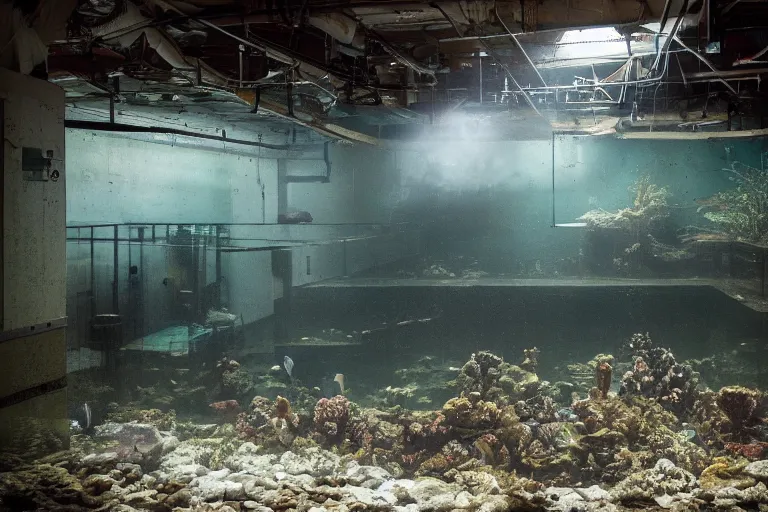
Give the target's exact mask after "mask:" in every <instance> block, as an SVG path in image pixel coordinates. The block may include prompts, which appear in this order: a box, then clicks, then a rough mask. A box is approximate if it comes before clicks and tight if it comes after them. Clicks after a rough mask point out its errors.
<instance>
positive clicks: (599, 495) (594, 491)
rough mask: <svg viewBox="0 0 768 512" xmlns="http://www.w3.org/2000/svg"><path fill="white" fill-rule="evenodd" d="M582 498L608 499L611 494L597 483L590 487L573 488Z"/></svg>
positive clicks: (590, 499)
mask: <svg viewBox="0 0 768 512" xmlns="http://www.w3.org/2000/svg"><path fill="white" fill-rule="evenodd" d="M574 491H576V492H577V493H578V494H579V495H580V496H581V497H582V498H584V499H585V500H587V501H600V500H608V499H610V497H611V495H610V494H609V493H608V491H606V490H605V489H601V488H600V486H599V485H593V486H591V487H583V488H577V489H574Z"/></svg>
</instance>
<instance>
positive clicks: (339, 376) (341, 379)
mask: <svg viewBox="0 0 768 512" xmlns="http://www.w3.org/2000/svg"><path fill="white" fill-rule="evenodd" d="M333 382H338V384H339V388H340V389H341V394H342V395H343V394H344V374H343V373H337V374H336V376H335V377H334V378H333Z"/></svg>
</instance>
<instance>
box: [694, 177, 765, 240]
mask: <svg viewBox="0 0 768 512" xmlns="http://www.w3.org/2000/svg"><path fill="white" fill-rule="evenodd" d="M723 170H724V171H726V172H728V173H729V174H730V179H731V180H732V181H733V182H735V183H736V187H735V188H733V189H731V190H725V191H722V192H718V193H717V194H715V195H714V196H712V197H711V198H709V199H707V200H705V201H702V202H701V206H699V211H702V210H705V209H706V210H708V211H706V212H705V213H704V217H706V218H707V219H708V220H709V221H711V222H713V223H715V224H716V225H718V226H720V228H721V229H722V230H723V231H724V232H725V233H726V234H727V235H729V236H731V237H733V238H735V239H737V240H745V241H747V242H757V243H760V242H766V241H768V172H766V171H765V170H761V169H756V168H754V167H751V166H749V165H744V164H741V163H738V162H735V163H734V164H733V165H732V166H731V167H730V168H726V169H723Z"/></svg>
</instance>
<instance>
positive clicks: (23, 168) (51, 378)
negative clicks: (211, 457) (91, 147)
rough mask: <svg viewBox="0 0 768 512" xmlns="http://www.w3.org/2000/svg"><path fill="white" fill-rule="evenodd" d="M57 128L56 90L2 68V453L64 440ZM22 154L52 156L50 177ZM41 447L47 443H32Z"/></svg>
mask: <svg viewBox="0 0 768 512" xmlns="http://www.w3.org/2000/svg"><path fill="white" fill-rule="evenodd" d="M63 122H64V92H63V91H62V90H61V89H60V88H59V87H57V86H54V85H52V84H49V83H47V82H44V81H41V80H37V79H34V78H31V77H29V76H25V75H19V74H16V73H13V72H10V71H8V70H4V69H0V123H1V124H0V128H1V130H0V131H1V132H2V134H1V135H2V137H1V138H2V144H3V146H2V148H1V150H0V161H1V162H2V165H3V192H2V197H1V198H0V199H1V200H2V207H1V211H2V222H0V226H1V227H2V245H1V246H0V247H1V249H2V251H1V253H2V291H1V292H0V297H2V308H0V309H1V311H2V333H1V334H0V449H2V450H10V451H13V452H16V453H17V454H19V455H22V456H30V457H34V456H39V455H41V454H42V452H45V451H48V450H51V451H52V450H56V449H61V448H63V447H65V446H66V445H67V444H68V440H69V436H68V432H69V426H68V423H67V418H66V357H65V342H66V334H65V331H66V319H65V318H64V316H65V314H66V312H65V293H66V292H65V286H66V274H65V272H66V267H65V232H66V229H65V219H64V211H65V191H66V189H65V182H66V172H65V163H64V159H65V156H64V124H63ZM23 148H31V149H32V150H33V151H34V153H35V155H37V156H38V157H40V156H45V155H47V153H48V152H50V154H51V161H50V164H49V166H48V169H47V170H45V171H43V165H42V164H41V163H37V164H35V165H34V166H31V165H30V161H29V160H27V161H26V162H25V159H24V158H23V156H22V155H23V153H24V149H23ZM30 169H32V170H35V171H36V173H37V172H39V171H42V172H39V174H37V175H36V176H35V175H31V174H30V173H29V172H27V171H28V170H30ZM56 175H58V178H57V177H56ZM43 177H45V178H46V179H45V180H40V179H41V178H43ZM29 178H38V179H34V180H30V179H29ZM40 439H47V440H50V441H51V442H50V443H45V442H43V443H41V442H34V441H35V440H38V441H39V440H40Z"/></svg>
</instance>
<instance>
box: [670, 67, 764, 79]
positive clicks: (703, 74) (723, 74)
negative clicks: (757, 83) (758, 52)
mask: <svg viewBox="0 0 768 512" xmlns="http://www.w3.org/2000/svg"><path fill="white" fill-rule="evenodd" d="M763 74H768V68H757V69H731V70H728V71H718V72H717V73H713V72H711V71H700V72H698V73H688V74H686V75H685V76H686V78H688V79H689V80H690V79H698V78H722V79H731V80H737V79H739V78H748V79H751V80H759V79H760V75H763Z"/></svg>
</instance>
